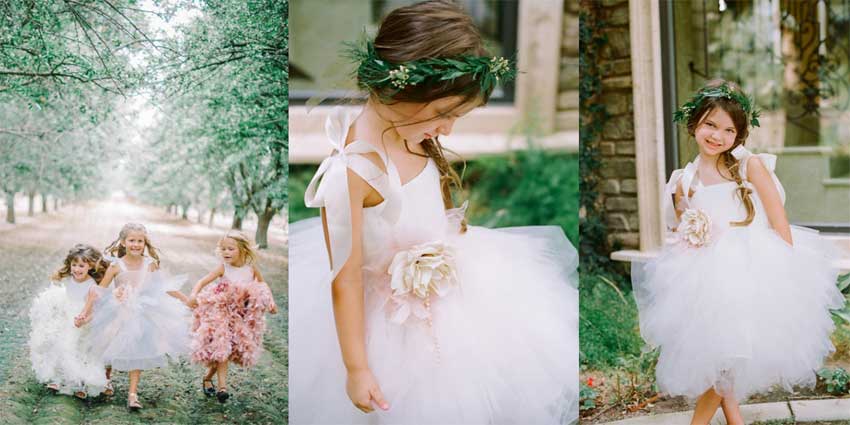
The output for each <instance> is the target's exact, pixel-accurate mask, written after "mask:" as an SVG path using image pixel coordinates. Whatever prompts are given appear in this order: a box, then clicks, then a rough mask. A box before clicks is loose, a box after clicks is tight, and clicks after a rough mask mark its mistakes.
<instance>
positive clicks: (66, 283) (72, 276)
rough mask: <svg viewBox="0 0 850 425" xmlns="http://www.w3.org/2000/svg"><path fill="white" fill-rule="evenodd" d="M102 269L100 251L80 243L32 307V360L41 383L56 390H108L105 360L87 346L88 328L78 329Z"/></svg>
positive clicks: (76, 392) (88, 392) (79, 393)
mask: <svg viewBox="0 0 850 425" xmlns="http://www.w3.org/2000/svg"><path fill="white" fill-rule="evenodd" d="M103 269H104V266H103V264H102V263H101V255H100V253H99V252H98V251H97V250H96V249H94V248H93V247H91V246H88V245H75V246H74V247H73V248H72V249H71V250H70V251H68V255H67V256H65V260H64V261H63V264H62V267H61V268H60V269H59V270H57V271H56V273H54V274H53V276H51V279H52V280H53V282H52V283H51V285H50V286H49V287H48V288H47V289H45V290H44V291H42V292H41V293H40V294H39V295H38V297H36V299H35V301H33V304H32V307H31V308H30V313H29V317H30V324H31V330H30V337H29V347H30V362H31V363H32V368H33V371H35V376H36V379H37V380H38V382H41V383H45V384H46V385H47V388H48V389H50V390H51V391H56V392H59V393H62V394H69V395H70V394H73V395H75V396H76V397H78V398H83V399H84V398H86V397H87V396H88V395H96V394H99V393H101V392H102V391H104V389H105V388H106V384H107V375H106V374H105V373H104V364H103V362H102V361H101V360H100V358H99V356H96V355H93V354H91V353H90V352H88V351H87V350H85V346H86V345H87V344H86V343H87V341H88V339H89V338H90V334H89V332H88V329H77V328H75V327H74V316H75V315H76V314H77V312H79V311H80V309H81V308H82V307H83V305H84V304H85V300H86V296H87V294H88V293H89V291H90V290H92V288H94V287H97V281H98V280H100V279H101V278H102V277H103Z"/></svg>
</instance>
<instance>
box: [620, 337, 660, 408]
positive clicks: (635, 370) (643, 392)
mask: <svg viewBox="0 0 850 425" xmlns="http://www.w3.org/2000/svg"><path fill="white" fill-rule="evenodd" d="M660 353H661V352H660V350H658V349H655V350H651V351H642V352H641V353H640V354H639V355H637V356H635V355H631V354H630V355H627V356H624V357H621V358H620V359H619V360H618V362H617V367H616V369H615V372H614V375H615V377H614V383H613V385H611V387H612V390H613V392H612V397H613V400H611V402H613V403H617V404H620V405H622V406H635V405H640V404H642V403H644V402H645V401H646V400H648V399H649V398H651V397H653V396H654V395H656V394H657V393H658V386H657V385H656V383H655V366H656V365H657V364H658V356H659V354H660Z"/></svg>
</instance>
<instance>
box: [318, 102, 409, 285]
mask: <svg viewBox="0 0 850 425" xmlns="http://www.w3.org/2000/svg"><path fill="white" fill-rule="evenodd" d="M354 118H355V115H354V113H353V112H350V111H345V110H343V109H342V108H336V109H335V110H334V111H333V112H332V113H331V115H330V116H329V117H328V120H327V122H326V124H325V132H326V133H327V136H328V140H329V141H330V143H331V146H333V148H334V153H332V154H331V156H329V157H327V158H325V160H324V161H322V163H321V164H320V165H319V169H318V170H317V171H316V174H315V175H314V176H313V178H312V179H311V180H310V184H309V185H307V190H306V191H305V193H304V203H305V204H306V205H307V206H308V207H311V208H324V209H325V217H326V220H327V225H328V235H327V236H328V239H329V241H330V249H331V259H332V262H333V264H332V265H331V266H332V269H333V277H334V278H335V277H336V275H337V274H339V271H340V270H341V269H342V266H343V265H344V264H345V262H346V261H348V257H349V256H350V255H351V207H350V205H349V198H350V194H349V183H348V170H349V169H350V170H352V171H353V172H355V173H357V175H358V176H360V177H361V178H363V180H365V181H366V182H367V183H369V185H371V186H372V187H373V188H375V190H376V191H377V192H378V193H379V194H380V195H381V197H383V198H384V204H383V205H382V209H381V210H380V214H381V217H382V218H384V219H385V220H387V221H388V222H389V223H391V224H393V223H395V222H396V221H397V220H398V218H399V216H400V215H401V200H402V198H401V180H400V179H399V177H398V170H397V169H396V168H395V166H394V165H393V163H392V162H391V161H389V159H388V158H387V156H386V155H385V154H384V153H383V152H381V151H379V150H377V149H375V147H374V146H372V145H370V144H369V143H366V142H364V141H355V142H352V143H350V144H348V145H346V144H345V139H346V137H347V136H348V129H349V127H351V124H352V122H353V121H354ZM372 152H374V153H376V154H377V155H378V156H379V157H380V158H381V161H382V162H383V163H384V166H385V168H386V173H385V172H384V171H383V170H381V169H380V168H379V167H377V166H376V165H375V164H374V163H372V162H371V161H369V160H368V159H367V158H365V157H364V156H363V154H366V153H372Z"/></svg>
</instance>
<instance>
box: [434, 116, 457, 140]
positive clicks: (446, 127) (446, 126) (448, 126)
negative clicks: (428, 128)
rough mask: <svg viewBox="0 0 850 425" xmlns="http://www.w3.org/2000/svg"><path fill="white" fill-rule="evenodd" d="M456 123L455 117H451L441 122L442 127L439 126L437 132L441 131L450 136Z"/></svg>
mask: <svg viewBox="0 0 850 425" xmlns="http://www.w3.org/2000/svg"><path fill="white" fill-rule="evenodd" d="M454 124H455V119H454V118H451V119H449V120H447V121H445V122H444V123H443V124H441V125H440V127H438V128H437V132H439V133H440V134H442V135H443V136H448V135H449V134H452V127H454Z"/></svg>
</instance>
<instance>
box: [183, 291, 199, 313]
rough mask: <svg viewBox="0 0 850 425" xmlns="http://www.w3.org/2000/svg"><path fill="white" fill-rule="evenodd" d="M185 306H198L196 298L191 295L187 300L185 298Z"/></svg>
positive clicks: (192, 307)
mask: <svg viewBox="0 0 850 425" xmlns="http://www.w3.org/2000/svg"><path fill="white" fill-rule="evenodd" d="M186 306H188V307H189V308H191V309H193V310H194V309H195V308H196V307H197V306H198V299H197V298H195V296H194V295H192V296H191V297H189V299H188V300H186Z"/></svg>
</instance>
